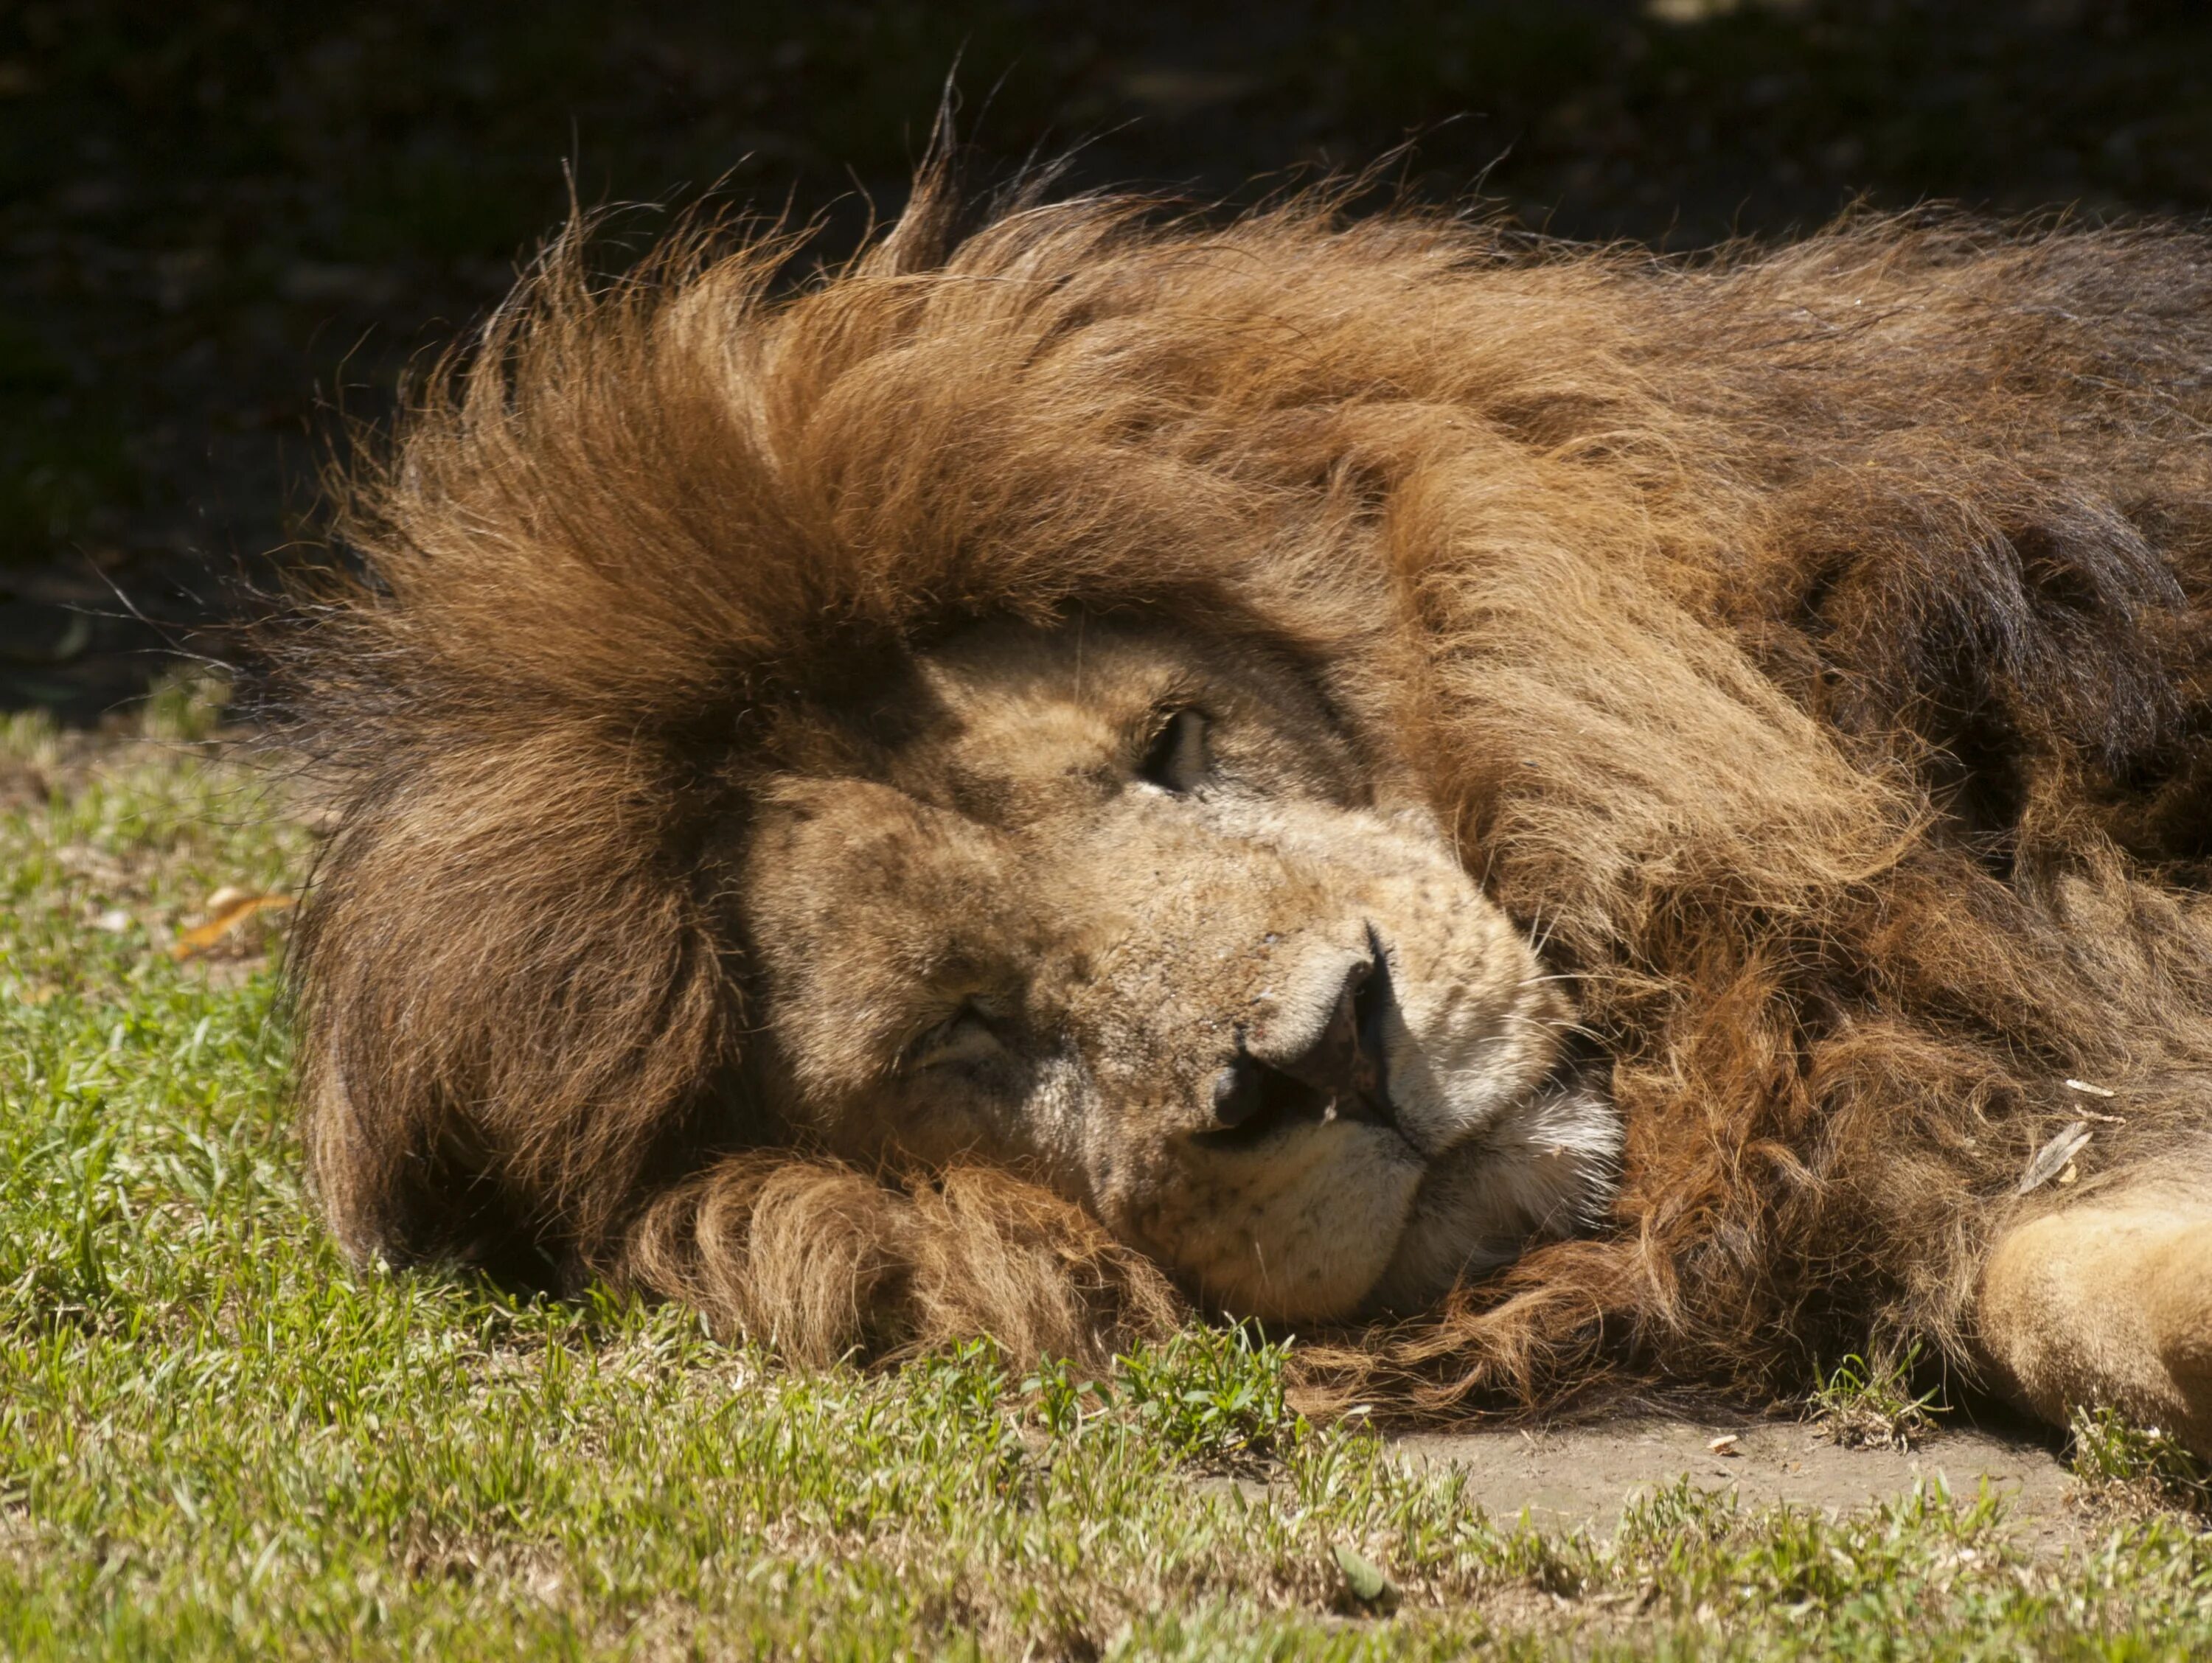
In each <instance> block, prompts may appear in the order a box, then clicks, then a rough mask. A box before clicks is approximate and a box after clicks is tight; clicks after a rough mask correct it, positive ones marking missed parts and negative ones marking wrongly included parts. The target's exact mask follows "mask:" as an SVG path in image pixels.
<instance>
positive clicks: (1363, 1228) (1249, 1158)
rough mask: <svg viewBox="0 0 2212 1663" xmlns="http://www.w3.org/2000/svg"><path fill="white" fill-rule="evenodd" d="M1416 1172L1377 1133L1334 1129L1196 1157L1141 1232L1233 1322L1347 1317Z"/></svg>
mask: <svg viewBox="0 0 2212 1663" xmlns="http://www.w3.org/2000/svg"><path fill="white" fill-rule="evenodd" d="M1424 1173H1425V1163H1424V1162H1422V1160H1421V1159H1420V1156H1419V1154H1418V1153H1417V1152H1416V1151H1415V1150H1414V1149H1413V1146H1412V1145H1411V1144H1408V1143H1407V1141H1406V1140H1405V1139H1404V1138H1401V1137H1400V1136H1399V1135H1398V1134H1397V1133H1396V1132H1393V1131H1390V1130H1389V1129H1388V1128H1386V1127H1381V1126H1371V1125H1366V1124H1362V1123H1358V1122H1353V1121H1345V1120H1337V1121H1332V1122H1329V1123H1328V1124H1326V1125H1320V1126H1305V1127H1301V1128H1299V1129H1297V1131H1295V1132H1290V1133H1287V1134H1285V1135H1284V1136H1282V1137H1280V1138H1275V1139H1273V1140H1271V1141H1270V1142H1269V1143H1268V1144H1266V1145H1265V1146H1263V1147H1261V1148H1256V1149H1251V1150H1233V1151H1211V1150H1209V1151H1206V1153H1205V1154H1204V1155H1203V1156H1201V1157H1200V1158H1198V1159H1195V1160H1194V1161H1193V1162H1191V1163H1190V1165H1189V1166H1188V1168H1187V1169H1186V1171H1185V1173H1184V1174H1183V1180H1182V1182H1181V1183H1179V1184H1178V1185H1177V1186H1176V1194H1175V1195H1174V1197H1173V1199H1172V1200H1171V1201H1169V1202H1167V1203H1166V1204H1164V1205H1162V1204H1161V1203H1159V1202H1158V1201H1156V1202H1155V1204H1154V1205H1152V1207H1150V1208H1148V1209H1147V1210H1146V1211H1147V1213H1148V1215H1149V1216H1148V1217H1147V1219H1146V1229H1144V1230H1143V1231H1142V1232H1141V1234H1142V1235H1145V1236H1147V1237H1150V1238H1151V1239H1152V1241H1155V1242H1163V1243H1172V1244H1173V1245H1172V1249H1171V1250H1170V1252H1168V1253H1165V1254H1164V1255H1162V1256H1163V1257H1165V1258H1167V1259H1169V1260H1170V1262H1171V1263H1173V1264H1174V1265H1175V1266H1176V1269H1177V1270H1178V1271H1179V1272H1181V1273H1182V1275H1183V1277H1184V1278H1186V1279H1187V1280H1188V1282H1189V1283H1190V1284H1192V1285H1194V1287H1195V1288H1196V1289H1197V1290H1198V1291H1199V1292H1200V1295H1201V1296H1202V1297H1203V1298H1204V1299H1205V1301H1206V1302H1207V1303H1208V1304H1210V1305H1212V1306H1214V1307H1216V1308H1218V1309H1220V1310H1222V1311H1225V1312H1227V1313H1228V1314H1231V1315H1234V1316H1249V1317H1258V1318H1261V1320H1266V1321H1269V1322H1326V1321H1331V1320H1336V1319H1338V1318H1341V1317H1346V1316H1349V1315H1351V1314H1352V1313H1354V1312H1355V1311H1356V1310H1358V1308H1359V1305H1360V1303H1361V1302H1362V1301H1363V1300H1364V1299H1365V1298H1366V1296H1367V1294H1368V1291H1369V1290H1370V1289H1371V1288H1373V1287H1374V1285H1375V1284H1376V1279H1377V1278H1380V1277H1381V1276H1382V1275H1383V1272H1384V1271H1385V1270H1386V1269H1387V1268H1388V1267H1389V1264H1390V1262H1391V1259H1392V1256H1393V1254H1394V1253H1395V1252H1396V1251H1397V1249H1398V1244H1399V1242H1400V1240H1401V1237H1402V1236H1403V1235H1404V1234H1405V1231H1406V1227H1407V1222H1408V1221H1409V1220H1410V1219H1411V1218H1412V1217H1413V1211H1414V1205H1415V1201H1416V1198H1417V1197H1418V1196H1419V1192H1420V1188H1421V1184H1422V1180H1423V1176H1424Z"/></svg>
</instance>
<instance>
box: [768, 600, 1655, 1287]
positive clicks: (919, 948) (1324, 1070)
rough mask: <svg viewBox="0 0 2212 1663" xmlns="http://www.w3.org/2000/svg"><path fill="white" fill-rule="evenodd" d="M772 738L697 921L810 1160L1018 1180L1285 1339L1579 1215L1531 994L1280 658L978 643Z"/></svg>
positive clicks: (1248, 649) (1435, 852)
mask: <svg viewBox="0 0 2212 1663" xmlns="http://www.w3.org/2000/svg"><path fill="white" fill-rule="evenodd" d="M790 725H791V726H792V727H793V729H794V730H796V731H795V732H794V733H793V735H792V736H791V737H789V738H787V739H786V741H785V742H784V744H783V746H782V747H781V749H783V750H785V751H786V753H787V755H788V756H790V759H791V761H790V765H789V767H788V768H785V769H780V770H778V771H775V772H774V773H772V774H769V776H768V777H767V778H766V779H765V780H763V781H762V782H760V784H759V785H758V786H757V788H756V795H757V804H758V806H757V810H756V816H755V817H754V819H753V820H752V822H751V823H750V825H749V827H748V828H747V829H746V831H745V834H744V840H743V848H742V853H739V854H738V857H737V858H736V859H735V861H734V863H733V865H734V867H735V869H736V871H738V873H739V874H740V876H739V877H738V882H737V883H736V885H735V888H734V890H733V892H732V894H731V895H730V896H729V897H728V902H729V911H728V914H727V916H728V918H729V921H730V927H731V928H732V931H735V932H742V933H743V935H744V938H746V939H747V941H748V942H749V944H750V948H751V956H752V957H753V959H754V961H755V962H757V965H758V967H759V970H760V974H761V981H762V992H763V997H762V1000H761V1003H760V1005H759V1008H758V1010H757V1023H758V1026H759V1027H760V1028H761V1029H763V1030H764V1031H765V1033H766V1035H767V1036H768V1038H769V1055H768V1056H767V1057H766V1058H765V1059H763V1064H762V1071H763V1075H764V1076H765V1080H766V1083H767V1090H768V1094H769V1098H770V1100H771V1102H773V1104H774V1105H775V1108H776V1109H777V1110H778V1111H779V1113H780V1115H781V1119H782V1120H785V1121H786V1122H787V1124H789V1125H791V1126H793V1127H794V1128H797V1129H800V1130H802V1131H804V1132H807V1133H811V1135H812V1136H813V1137H815V1138H818V1139H819V1140H820V1142H821V1143H822V1144H824V1145H825V1146H826V1147H827V1148H828V1149H829V1150H832V1151H833V1152H835V1153H836V1154H838V1155H840V1156H845V1157H847V1158H848V1159H852V1160H855V1161H859V1162H880V1161H883V1160H884V1159H886V1158H890V1157H896V1158H898V1159H901V1160H902V1161H912V1160H919V1161H921V1162H927V1163H929V1164H933V1165H939V1166H941V1165H944V1164H947V1163H951V1162H956V1161H959V1160H963V1159H974V1158H981V1159H983V1160H986V1161H988V1162H993V1163H995V1164H1000V1165H1005V1166H1009V1167H1012V1168H1015V1169H1016V1170H1018V1171H1020V1172H1022V1173H1024V1174H1028V1175H1030V1176H1032V1177H1034V1178H1036V1179H1038V1180H1042V1182H1044V1183H1046V1184H1048V1185H1049V1186H1050V1187H1052V1188H1054V1189H1055V1190H1057V1191H1059V1192H1060V1193H1063V1194H1065V1195H1066V1196H1067V1197H1068V1198H1069V1199H1073V1200H1075V1201H1077V1202H1079V1203H1080V1204H1081V1205H1084V1206H1085V1207H1087V1208H1089V1209H1091V1211H1093V1212H1094V1213H1095V1214H1096V1215H1097V1217H1099V1218H1101V1219H1102V1220H1103V1222H1104V1223H1106V1225H1107V1226H1108V1227H1109V1229H1112V1230H1113V1231H1114V1232H1115V1235H1118V1236H1120V1237H1121V1238H1122V1239H1123V1240H1125V1241H1128V1242H1130V1243H1132V1244H1133V1245H1135V1246H1136V1247H1139V1248H1141V1249H1142V1250H1143V1251H1145V1252H1146V1253H1150V1254H1151V1255H1152V1256H1153V1257H1154V1258H1155V1259H1158V1261H1160V1262H1161V1263H1163V1264H1164V1265H1167V1266H1169V1267H1170V1269H1171V1270H1173V1271H1174V1272H1176V1273H1177V1274H1178V1275H1179V1277H1180V1278H1182V1280H1183V1281H1184V1282H1185V1283H1186V1284H1188V1285H1189V1286H1191V1287H1192V1288H1194V1290H1197V1291H1198V1292H1200V1294H1201V1296H1203V1297H1205V1298H1206V1300H1207V1301H1209V1302H1213V1303H1217V1304H1218V1305H1220V1306H1222V1307H1224V1308H1227V1309H1229V1310H1231V1311H1236V1312H1240V1313H1248V1314H1257V1315H1262V1316H1268V1317H1279V1318H1285V1319H1291V1320H1311V1319H1315V1318H1336V1317H1342V1316H1346V1315H1348V1314H1352V1313H1353V1312H1355V1311H1357V1310H1359V1309H1360V1308H1363V1307H1375V1306H1383V1307H1392V1308H1401V1309H1403V1308H1413V1307H1416V1306H1419V1305H1421V1304H1424V1303H1426V1302H1429V1301H1431V1300H1432V1299H1434V1298H1435V1297H1436V1296H1437V1295H1439V1294H1441V1293H1442V1292H1443V1290H1445V1289H1446V1288H1447V1287H1449V1285H1450V1284H1451V1283H1452V1282H1453V1281H1454V1280H1455V1278H1457V1277H1458V1276H1459V1275H1460V1274H1461V1273H1462V1272H1464V1271H1467V1270H1468V1269H1470V1268H1473V1269H1486V1268H1489V1267H1491V1266H1492V1265H1497V1264H1498V1263H1501V1262H1503V1261H1504V1260H1505V1259H1510V1258H1511V1257H1513V1256H1514V1255H1515V1254H1516V1253H1519V1252H1520V1251H1521V1250H1522V1248H1523V1247H1526V1246H1527V1245H1528V1242H1529V1241H1532V1240H1534V1239H1537V1238H1540V1237H1542V1236H1545V1235H1557V1234H1560V1233H1563V1232H1565V1230H1567V1229H1569V1228H1571V1226H1573V1225H1575V1224H1576V1223H1579V1222H1583V1221H1585V1220H1587V1219H1588V1218H1589V1217H1592V1216H1593V1215H1594V1213H1595V1211H1598V1210H1600V1208H1601V1204H1602V1200H1603V1198H1604V1194H1605V1192H1606V1188H1607V1181H1608V1179H1609V1176H1610V1173H1611V1168H1612V1163H1613V1157H1614V1155H1615V1153H1616V1150H1617V1146H1618V1142H1619V1138H1618V1132H1617V1128H1616V1126H1615V1125H1614V1122H1613V1116H1612V1114H1611V1111H1610V1109H1609V1108H1608V1107H1607V1104H1606V1103H1605V1102H1604V1100H1603V1098H1602V1096H1601V1095H1600V1093H1599V1092H1598V1091H1597V1090H1596V1089H1595V1088H1594V1086H1593V1085H1592V1084H1590V1083H1589V1082H1587V1081H1586V1080H1585V1079H1584V1078H1583V1071H1582V1070H1581V1069H1580V1068H1579V1067H1577V1066H1576V1065H1575V1064H1574V1063H1573V1062H1572V1061H1571V1060H1570V1059H1572V1058H1573V1057H1574V1056H1575V1055H1576V1053H1575V1052H1574V1050H1573V1049H1572V1048H1571V1047H1569V1046H1568V1045H1567V1044H1566V1043H1565V1040H1566V1033H1567V1030H1568V1029H1569V1028H1570V1027H1571V1023H1572V1020H1573V1011H1572V1008H1571V1005H1570V1004H1569V1002H1568V1000H1567V999H1566V998H1565V996H1564V995H1563V993H1562V992H1561V991H1560V989H1559V985H1558V983H1559V979H1558V978H1557V977H1555V976H1553V975H1549V974H1546V972H1545V970H1544V968H1543V966H1542V964H1541V962H1540V961H1539V960H1538V958H1537V957H1536V956H1535V955H1534V953H1533V952H1532V951H1531V950H1530V948H1529V945H1528V943H1527V942H1526V941H1525V940H1523V939H1522V936H1521V935H1520V934H1519V933H1518V932H1516V930H1515V928H1514V927H1513V926H1512V925H1511V923H1510V921H1509V920H1507V919H1506V917H1505V916H1504V913H1501V912H1500V911H1499V910H1498V907H1496V906H1495V905H1493V904H1492V902H1491V901H1488V900H1486V899H1485V898H1484V896H1483V895H1482V893H1481V891H1480V889H1479V888H1478V887H1477V886H1476V884H1475V883H1474V880H1473V879H1472V878H1471V877H1469V876H1468V873H1467V871H1466V870H1465V869H1464V868H1463V867H1462V865H1461V864H1460V862H1459V860H1458V859H1457V857H1456V855H1455V852H1454V850H1453V849H1452V848H1451V847H1450V845H1449V842H1448V841H1446V840H1445V839H1444V838H1443V835H1441V833H1440V832H1439V831H1438V829H1437V825H1436V823H1435V821H1434V819H1433V817H1432V816H1431V814H1430V813H1429V811H1428V810H1427V809H1426V807H1425V804H1423V803H1422V802H1421V800H1420V798H1419V795H1418V793H1417V792H1415V791H1413V789H1412V788H1411V786H1410V782H1408V781H1407V780H1403V779H1398V778H1393V777H1391V775H1390V774H1389V773H1388V772H1387V771H1386V772H1381V773H1378V772H1377V771H1376V770H1375V769H1374V768H1371V767H1370V765H1369V764H1368V762H1367V761H1366V759H1365V758H1364V756H1362V754H1361V750H1360V748H1359V747H1358V745H1357V744H1356V743H1354V741H1353V738H1352V735H1350V734H1349V733H1348V732H1347V731H1346V729H1345V726H1344V725H1343V723H1342V721H1341V720H1340V718H1339V717H1338V716H1337V714H1336V713H1334V711H1333V710H1332V708H1331V707H1330V705H1329V703H1328V701H1326V700H1325V699H1324V698H1323V697H1322V696H1321V695H1320V694H1319V692H1318V691H1317V690H1316V689H1315V688H1314V687H1313V686H1312V685H1310V683H1308V681H1307V680H1306V679H1305V678H1304V677H1302V676H1301V675H1300V674H1299V672H1298V671H1297V669H1296V668H1295V667H1294V666H1293V665H1291V664H1290V663H1289V662H1287V661H1286V660H1285V659H1281V658H1279V657H1271V656H1269V655H1268V654H1267V653H1265V652H1262V651H1260V650H1258V649H1257V648H1255V647H1254V646H1250V645H1249V644H1246V643H1243V642H1240V641H1237V640H1236V639H1235V638H1233V637H1227V638H1222V637H1217V638H1213V639H1204V638H1200V637H1199V636H1197V635H1194V634H1191V633H1189V632H1188V631H1186V630H1177V629H1174V628H1164V627H1158V626H1154V627H1150V628H1146V627H1138V626H1133V625H1130V624H1127V623H1114V622H1107V621H1103V620H1082V621H1079V622H1071V623H1066V624H1063V625H1061V626H1060V627H1058V628H1035V627H1027V626H1019V625H1012V624H1004V625H999V626H989V625H986V626H981V627H978V628H972V629H970V630H969V631H966V632H964V633H961V634H956V635H954V636H952V637H951V638H950V639H948V640H945V641H944V642H942V643H941V644H939V645H937V646H934V647H933V648H931V649H928V650H926V651H923V652H920V653H918V654H917V655H915V657H914V658H913V659H912V660H911V661H910V662H909V663H908V664H907V665H902V667H901V671H900V673H898V674H896V676H893V677H889V678H888V680H887V682H886V683H884V684H882V685H878V687H876V688H874V689H871V690H870V692H869V694H868V695H866V697H865V698H862V699H860V700H857V701H848V702H847V703H846V704H845V705H844V706H843V707H842V708H836V709H830V710H822V711H817V712H810V713H807V717H806V719H799V718H793V719H791V723H790Z"/></svg>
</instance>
